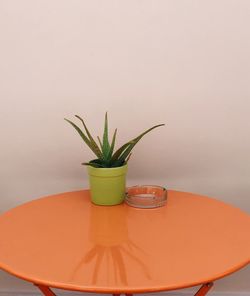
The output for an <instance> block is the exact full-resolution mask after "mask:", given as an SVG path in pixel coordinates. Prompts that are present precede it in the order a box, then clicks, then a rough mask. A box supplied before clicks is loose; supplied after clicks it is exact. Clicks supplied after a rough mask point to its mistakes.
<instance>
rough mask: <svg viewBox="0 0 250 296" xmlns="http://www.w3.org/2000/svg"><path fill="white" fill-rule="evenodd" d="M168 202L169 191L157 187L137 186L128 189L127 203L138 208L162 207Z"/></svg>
mask: <svg viewBox="0 0 250 296" xmlns="http://www.w3.org/2000/svg"><path fill="white" fill-rule="evenodd" d="M166 201H167V190H166V188H164V187H161V186H156V185H137V186H132V187H129V188H127V190H126V197H125V202H126V203H127V204H128V205H130V206H132V207H136V208H143V209H152V208H157V207H162V206H164V205H165V204H166Z"/></svg>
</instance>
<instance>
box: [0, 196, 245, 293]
mask: <svg viewBox="0 0 250 296" xmlns="http://www.w3.org/2000/svg"><path fill="white" fill-rule="evenodd" d="M0 233H1V239H0V267H1V268H2V269H4V270H6V271H7V272H10V273H12V274H14V275H16V276H18V277H20V278H23V279H26V280H28V281H31V282H34V283H38V284H43V285H47V286H50V287H57V288H63V289H69V290H79V291H92V292H93V291H95V292H105V293H118V292H121V293H136V292H150V291H161V290H172V289H178V288H184V287H189V286H193V285H198V284H202V283H206V282H211V281H213V280H215V279H218V278H220V277H223V276H226V275H227V274H230V273H232V272H234V271H236V270H238V269H240V268H241V267H243V266H244V265H246V264H248V263H249V262H250V235H249V233H250V217H249V216H248V215H247V214H245V213H243V212H242V211H241V210H239V209H237V208H234V207H232V206H229V205H227V204H225V203H222V202H220V201H217V200H215V199H211V198H207V197H203V196H199V195H194V194H190V193H183V192H176V191H169V192H168V201H167V204H166V206H164V207H161V208H156V209H146V210H145V209H137V208H132V207H129V206H128V205H126V204H122V205H118V206H113V207H108V206H106V207H105V206H95V205H93V204H91V202H90V195H89V192H88V191H78V192H71V193H64V194H58V195H54V196H49V197H45V198H41V199H37V200H34V201H32V202H29V203H26V204H24V205H21V206H19V207H17V208H15V209H12V210H10V211H8V212H6V213H5V214H3V215H2V216H0Z"/></svg>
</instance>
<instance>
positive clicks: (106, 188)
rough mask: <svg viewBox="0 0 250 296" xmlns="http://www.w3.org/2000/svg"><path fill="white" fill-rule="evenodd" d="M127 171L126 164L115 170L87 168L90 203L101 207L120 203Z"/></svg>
mask: <svg viewBox="0 0 250 296" xmlns="http://www.w3.org/2000/svg"><path fill="white" fill-rule="evenodd" d="M127 169H128V166H127V164H126V165H124V166H121V167H116V168H94V167H92V166H88V174H89V184H90V192H91V201H92V202H93V203H94V204H96V205H102V206H113V205H118V204H120V203H122V202H123V200H124V198H125V190H126V173H127Z"/></svg>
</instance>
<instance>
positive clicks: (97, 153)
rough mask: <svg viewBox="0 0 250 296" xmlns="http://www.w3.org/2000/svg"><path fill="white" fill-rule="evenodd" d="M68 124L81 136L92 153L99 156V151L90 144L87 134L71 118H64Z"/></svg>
mask: <svg viewBox="0 0 250 296" xmlns="http://www.w3.org/2000/svg"><path fill="white" fill-rule="evenodd" d="M64 120H66V121H67V122H68V123H69V124H71V125H72V126H73V127H74V129H75V130H76V131H77V132H78V134H79V135H80V136H81V138H82V139H83V141H84V142H85V143H86V144H87V145H88V146H89V148H90V149H91V150H92V151H93V152H94V154H95V155H96V156H97V157H98V158H99V157H100V156H101V155H100V154H99V151H98V150H97V149H96V147H95V146H93V145H92V143H91V142H90V140H89V139H88V138H87V136H86V135H85V134H84V132H83V131H82V130H81V129H80V128H79V127H78V126H77V125H76V124H75V123H74V122H72V121H71V120H69V119H67V118H64Z"/></svg>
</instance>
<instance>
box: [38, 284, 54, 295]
mask: <svg viewBox="0 0 250 296" xmlns="http://www.w3.org/2000/svg"><path fill="white" fill-rule="evenodd" d="M35 286H37V288H38V289H39V290H40V291H41V292H42V293H43V295H45V296H56V294H55V293H53V292H52V291H51V290H50V288H49V287H47V286H43V285H37V284H35Z"/></svg>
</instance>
